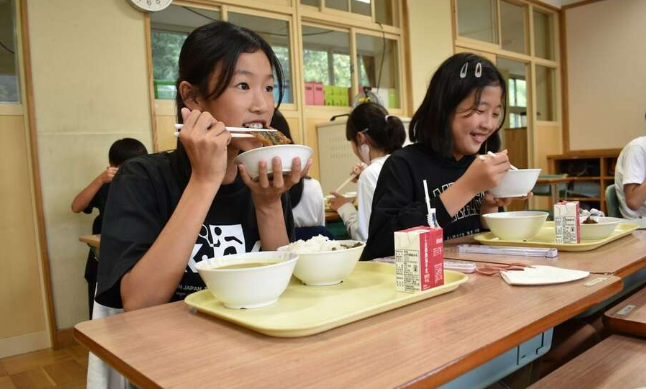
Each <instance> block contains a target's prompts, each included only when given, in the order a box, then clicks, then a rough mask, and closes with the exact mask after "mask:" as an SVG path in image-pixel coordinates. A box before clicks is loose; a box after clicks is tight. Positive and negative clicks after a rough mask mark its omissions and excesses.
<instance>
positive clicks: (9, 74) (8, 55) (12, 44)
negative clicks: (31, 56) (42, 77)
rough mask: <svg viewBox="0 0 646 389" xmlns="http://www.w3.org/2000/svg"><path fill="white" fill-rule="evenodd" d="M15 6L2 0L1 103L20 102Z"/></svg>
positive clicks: (0, 15) (0, 8)
mask: <svg viewBox="0 0 646 389" xmlns="http://www.w3.org/2000/svg"><path fill="white" fill-rule="evenodd" d="M15 15H16V12H15V8H14V4H13V1H11V0H10V1H0V103H20V83H19V79H18V53H17V47H18V45H17V44H16V24H15V20H14V18H15Z"/></svg>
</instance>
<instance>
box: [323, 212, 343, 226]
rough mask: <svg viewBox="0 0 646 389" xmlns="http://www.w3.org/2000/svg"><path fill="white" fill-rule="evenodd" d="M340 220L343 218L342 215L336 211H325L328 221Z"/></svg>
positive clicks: (326, 220)
mask: <svg viewBox="0 0 646 389" xmlns="http://www.w3.org/2000/svg"><path fill="white" fill-rule="evenodd" d="M339 220H341V215H339V214H338V213H337V212H336V211H327V210H326V211H325V222H326V223H332V222H338V221H339Z"/></svg>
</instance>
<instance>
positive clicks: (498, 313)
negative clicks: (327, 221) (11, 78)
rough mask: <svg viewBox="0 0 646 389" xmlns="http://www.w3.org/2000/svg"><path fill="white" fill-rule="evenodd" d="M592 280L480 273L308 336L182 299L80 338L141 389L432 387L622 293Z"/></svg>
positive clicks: (112, 320)
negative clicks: (255, 326)
mask: <svg viewBox="0 0 646 389" xmlns="http://www.w3.org/2000/svg"><path fill="white" fill-rule="evenodd" d="M603 278H605V277H603ZM589 281H590V280H589V279H587V280H582V281H578V282H572V283H568V284H562V285H552V286H547V287H531V288H519V287H513V286H510V285H507V284H506V283H505V282H504V281H502V280H501V279H500V278H499V277H486V276H480V275H471V276H470V277H469V281H468V282H466V283H465V284H463V285H461V286H460V287H459V288H458V289H457V290H456V291H454V292H451V293H448V294H446V295H442V296H438V297H435V298H431V299H429V300H426V301H422V302H419V303H416V304H413V305H410V306H407V307H403V308H400V309H396V310H393V311H390V312H386V313H383V314H380V315H377V316H374V317H371V318H368V319H364V320H361V321H359V322H355V323H352V324H349V325H346V326H343V327H340V328H337V329H333V330H330V331H327V332H324V333H321V334H318V335H313V336H309V337H305V338H293V339H281V338H272V337H268V336H265V335H261V334H258V333H255V332H253V331H251V330H247V329H244V328H242V327H239V326H237V325H235V324H231V323H228V322H225V321H222V320H219V319H216V318H212V317H210V316H207V315H203V314H200V313H194V312H193V311H192V310H191V309H189V307H188V306H186V305H185V304H184V303H183V302H177V303H171V304H165V305H161V306H157V307H152V308H148V309H143V310H139V311H134V312H129V313H125V314H122V315H118V316H112V317H108V318H105V319H101V320H93V321H89V322H84V323H80V324H78V325H76V326H75V328H74V336H75V337H76V339H77V340H78V341H79V342H80V343H82V344H83V345H85V346H86V347H87V348H89V349H90V351H92V352H93V353H95V354H96V355H97V356H98V357H100V358H101V359H103V360H105V361H106V362H107V363H109V364H110V365H111V366H113V367H114V368H115V369H117V370H118V371H119V372H121V373H122V374H124V375H125V376H126V378H128V379H129V380H131V381H132V382H133V383H134V384H135V385H137V386H139V387H141V388H161V387H174V388H200V387H216V386H217V387H232V388H249V387H258V386H262V387H280V388H288V387H308V388H310V387H313V388H337V387H343V388H346V387H355V388H392V387H400V386H406V387H416V388H421V387H424V388H428V387H436V386H437V385H440V384H442V383H445V382H448V381H450V380H452V379H454V378H456V377H458V376H460V375H462V374H464V373H466V372H468V371H470V370H471V369H473V368H475V367H477V366H479V365H481V364H483V363H485V362H487V361H489V360H491V359H492V358H494V357H496V356H498V355H500V354H502V353H504V352H506V351H507V350H509V349H511V348H513V347H515V346H517V345H519V344H521V343H522V342H525V341H526V340H528V339H530V338H532V337H534V336H535V335H537V334H540V333H541V332H544V331H546V330H548V329H550V328H552V327H554V326H556V325H558V324H560V323H562V322H564V321H565V320H567V319H569V318H571V317H573V316H575V315H577V314H578V313H580V312H582V311H583V310H585V309H587V308H588V307H590V306H592V305H594V304H596V303H598V302H599V301H602V300H605V299H606V298H608V297H609V296H612V295H614V294H615V293H617V292H618V291H619V290H621V287H622V283H621V280H620V279H619V278H618V277H614V276H607V278H606V279H605V280H602V281H601V282H598V283H594V284H593V285H589V283H588V282H589ZM586 284H588V285H586Z"/></svg>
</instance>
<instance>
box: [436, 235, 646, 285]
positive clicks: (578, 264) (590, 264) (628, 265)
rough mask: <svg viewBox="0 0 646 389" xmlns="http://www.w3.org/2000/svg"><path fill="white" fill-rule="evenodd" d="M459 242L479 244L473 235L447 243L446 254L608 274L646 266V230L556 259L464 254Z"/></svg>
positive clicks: (620, 274)
mask: <svg viewBox="0 0 646 389" xmlns="http://www.w3.org/2000/svg"><path fill="white" fill-rule="evenodd" d="M458 244H478V242H477V241H475V240H474V239H473V237H465V238H460V239H454V240H450V241H447V242H445V246H444V248H445V250H444V257H445V258H449V259H459V260H465V261H473V262H487V263H504V264H508V263H514V262H522V263H526V264H529V265H549V266H556V267H562V268H564V269H576V270H584V271H589V272H591V273H608V274H613V275H616V276H618V277H621V278H625V277H627V276H629V275H631V274H633V273H636V272H637V271H639V270H641V269H644V268H646V231H641V230H639V231H635V232H633V233H632V234H630V235H628V236H625V237H623V238H621V239H618V240H616V241H614V242H611V243H608V244H606V245H604V246H601V247H599V248H597V249H595V250H591V251H581V252H572V251H569V252H568V251H559V255H558V257H556V258H534V257H519V256H510V255H487V254H462V253H458V250H457V245H458Z"/></svg>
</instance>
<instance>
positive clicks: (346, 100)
mask: <svg viewBox="0 0 646 389" xmlns="http://www.w3.org/2000/svg"><path fill="white" fill-rule="evenodd" d="M337 98H338V99H339V106H341V107H347V106H349V105H350V96H349V95H348V89H347V88H343V94H340V95H339V96H337Z"/></svg>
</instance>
